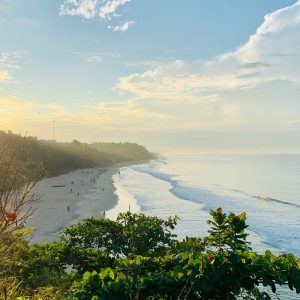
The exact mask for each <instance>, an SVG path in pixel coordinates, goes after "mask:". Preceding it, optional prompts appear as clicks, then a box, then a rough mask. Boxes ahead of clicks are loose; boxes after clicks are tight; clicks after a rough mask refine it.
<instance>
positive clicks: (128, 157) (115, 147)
mask: <svg viewBox="0 0 300 300" xmlns="http://www.w3.org/2000/svg"><path fill="white" fill-rule="evenodd" d="M90 146H91V147H93V148H95V149H97V150H98V151H100V152H101V153H106V154H107V155H108V156H109V159H110V160H111V161H112V162H122V161H136V160H145V159H149V158H152V157H153V154H151V153H150V152H149V151H148V150H147V149H146V148H145V147H144V146H141V145H138V144H135V143H92V144H90Z"/></svg>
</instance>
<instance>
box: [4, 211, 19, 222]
mask: <svg viewBox="0 0 300 300" xmlns="http://www.w3.org/2000/svg"><path fill="white" fill-rule="evenodd" d="M5 217H6V220H7V221H9V222H13V221H15V220H16V218H17V214H16V212H6V213H5Z"/></svg>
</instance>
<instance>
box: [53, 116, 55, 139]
mask: <svg viewBox="0 0 300 300" xmlns="http://www.w3.org/2000/svg"><path fill="white" fill-rule="evenodd" d="M52 139H53V141H55V121H54V120H53V121H52Z"/></svg>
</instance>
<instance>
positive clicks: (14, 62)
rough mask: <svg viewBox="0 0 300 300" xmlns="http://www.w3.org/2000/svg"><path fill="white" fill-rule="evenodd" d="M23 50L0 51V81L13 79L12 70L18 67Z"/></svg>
mask: <svg viewBox="0 0 300 300" xmlns="http://www.w3.org/2000/svg"><path fill="white" fill-rule="evenodd" d="M22 55H23V52H17V51H8V52H2V53H1V52H0V82H7V81H11V80H13V75H12V71H13V70H16V69H20V68H21V67H20V65H19V61H20V59H21V58H22Z"/></svg>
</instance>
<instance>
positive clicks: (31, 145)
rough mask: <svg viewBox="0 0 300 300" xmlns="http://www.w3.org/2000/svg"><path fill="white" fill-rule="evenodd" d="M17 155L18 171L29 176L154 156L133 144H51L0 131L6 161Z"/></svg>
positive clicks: (77, 142) (14, 164)
mask: <svg viewBox="0 0 300 300" xmlns="http://www.w3.org/2000/svg"><path fill="white" fill-rule="evenodd" d="M14 152H15V156H14V159H13V166H14V169H18V171H19V173H21V174H24V175H25V176H30V175H31V173H34V172H36V170H37V169H40V168H42V167H45V168H46V170H47V174H48V176H55V175H59V174H62V173H65V172H68V171H71V170H74V169H79V168H88V167H96V166H100V167H103V166H107V165H109V164H111V163H113V162H122V161H134V160H146V159H150V158H151V157H152V155H151V153H150V152H149V151H148V150H146V148H145V147H143V146H140V145H137V144H133V143H125V144H122V143H119V144H118V143H109V144H105V143H96V144H93V145H92V146H91V145H88V144H84V143H80V142H79V141H76V140H74V141H73V142H72V143H49V142H45V141H41V140H38V139H36V138H34V137H22V136H20V135H16V134H13V133H12V132H8V133H5V132H3V131H2V132H0V157H1V159H2V161H7V160H8V159H9V158H10V156H11V155H12V153H14Z"/></svg>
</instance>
